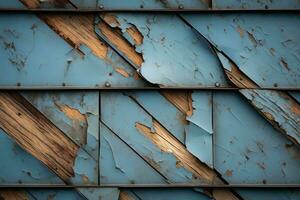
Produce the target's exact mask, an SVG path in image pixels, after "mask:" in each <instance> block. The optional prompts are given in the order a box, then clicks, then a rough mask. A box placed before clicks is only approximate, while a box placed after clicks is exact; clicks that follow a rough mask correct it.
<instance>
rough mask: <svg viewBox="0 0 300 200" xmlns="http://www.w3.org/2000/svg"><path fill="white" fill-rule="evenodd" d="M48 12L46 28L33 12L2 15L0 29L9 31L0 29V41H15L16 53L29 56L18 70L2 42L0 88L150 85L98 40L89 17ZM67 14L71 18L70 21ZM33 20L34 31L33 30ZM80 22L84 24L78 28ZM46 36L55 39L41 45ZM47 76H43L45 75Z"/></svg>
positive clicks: (46, 40)
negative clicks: (11, 61) (26, 29)
mask: <svg viewBox="0 0 300 200" xmlns="http://www.w3.org/2000/svg"><path fill="white" fill-rule="evenodd" d="M48 15H50V16H48V17H49V22H48V23H47V25H48V26H47V25H46V24H45V23H44V22H43V21H41V20H40V19H38V18H37V17H35V15H31V14H21V15H13V16H4V15H2V16H0V17H1V20H0V21H1V27H5V30H10V31H5V30H1V31H0V38H1V40H2V39H3V40H5V41H11V42H13V44H14V47H15V49H16V52H14V53H15V54H18V55H19V54H20V55H26V57H27V58H26V62H24V63H25V64H24V67H23V68H22V70H17V69H16V68H17V67H16V66H15V65H13V64H12V63H10V61H9V57H10V56H11V53H10V50H9V49H5V47H4V46H3V49H2V46H1V52H2V53H1V54H0V55H1V60H3V65H2V67H1V68H0V71H1V73H0V74H1V75H2V76H1V78H0V80H1V81H0V83H1V85H2V86H4V87H5V86H16V85H18V87H20V88H22V87H35V86H39V87H76V86H77V87H95V88H96V87H105V84H106V83H107V82H108V83H109V84H110V86H111V87H115V86H122V87H144V86H149V84H148V83H147V82H146V81H144V80H142V79H137V78H136V77H135V75H136V72H135V70H134V69H133V68H132V66H130V65H129V64H128V63H127V62H126V61H125V60H124V59H122V58H121V57H120V56H119V55H118V54H117V53H116V52H114V51H113V50H112V49H110V48H108V47H107V46H106V45H104V44H103V43H102V42H100V39H98V36H97V35H96V34H95V33H94V29H93V18H92V17H91V15H83V16H81V15H80V16H78V15H68V14H67V15H63V14H60V15H53V14H48ZM52 15H53V16H52ZM68 18H71V20H70V22H71V23H69V21H68V20H67V19H68ZM76 18H78V19H79V20H75V19H76ZM11 21H16V23H11ZM17 22H22V23H17ZM81 23H82V24H84V25H82V24H81ZM33 24H34V25H35V26H34V27H35V28H34V30H32V29H31V27H32V26H33ZM77 24H78V26H77ZM81 26H84V27H85V28H80V30H78V27H81ZM24 27H25V28H26V27H28V31H24ZM89 27H92V30H90V29H89ZM53 29H54V31H56V32H54V31H53ZM81 29H82V30H81ZM57 33H58V34H61V35H62V36H61V37H60V36H59V35H58V34H57ZM50 40H51V41H55V42H49V43H48V45H47V48H44V44H45V42H48V41H50ZM72 44H74V45H72ZM82 44H84V45H82ZM78 45H79V46H78ZM103 45H104V46H103ZM74 48H75V49H74ZM49 52H51V53H49ZM45 55H47V56H45ZM10 66H12V67H10ZM83 69H84V70H83ZM5 74H11V76H5ZM45 74H47V77H48V78H47V79H45V78H44V75H45ZM33 75H34V77H33ZM86 77H89V79H86Z"/></svg>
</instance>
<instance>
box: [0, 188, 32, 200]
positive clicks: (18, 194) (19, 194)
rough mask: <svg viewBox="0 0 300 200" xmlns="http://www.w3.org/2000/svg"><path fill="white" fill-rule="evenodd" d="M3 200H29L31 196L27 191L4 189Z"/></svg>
mask: <svg viewBox="0 0 300 200" xmlns="http://www.w3.org/2000/svg"><path fill="white" fill-rule="evenodd" d="M0 199H1V200H29V196H28V195H27V194H26V193H25V191H21V190H17V189H3V190H0Z"/></svg>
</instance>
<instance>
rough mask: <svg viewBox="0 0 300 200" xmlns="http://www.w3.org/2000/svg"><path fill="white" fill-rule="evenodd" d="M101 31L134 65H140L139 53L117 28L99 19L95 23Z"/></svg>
mask: <svg viewBox="0 0 300 200" xmlns="http://www.w3.org/2000/svg"><path fill="white" fill-rule="evenodd" d="M97 26H98V28H99V30H100V31H101V33H102V34H103V35H104V36H105V37H106V38H107V39H108V40H109V41H110V42H111V43H112V44H113V45H114V46H115V47H116V48H117V49H118V50H119V51H120V52H122V53H123V54H124V55H125V56H126V57H127V58H128V59H129V60H130V61H131V62H132V63H133V64H134V66H135V67H136V68H137V67H140V66H141V65H142V63H143V62H144V60H143V57H142V55H141V54H140V53H138V52H136V51H135V47H134V46H133V45H131V44H130V43H129V42H128V41H127V40H126V39H125V38H124V37H123V36H122V35H121V34H120V33H119V32H118V31H117V30H118V29H117V28H115V29H114V28H112V27H110V26H109V25H107V24H106V23H105V22H103V21H100V22H99V24H98V25H97Z"/></svg>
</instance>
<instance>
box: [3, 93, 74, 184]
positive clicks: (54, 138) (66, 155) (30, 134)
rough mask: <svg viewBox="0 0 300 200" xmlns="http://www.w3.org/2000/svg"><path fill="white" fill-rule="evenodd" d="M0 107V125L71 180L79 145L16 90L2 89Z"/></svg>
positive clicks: (44, 161)
mask: <svg viewBox="0 0 300 200" xmlns="http://www.w3.org/2000/svg"><path fill="white" fill-rule="evenodd" d="M0 107H1V110H0V127H1V128H2V129H3V130H4V131H5V132H6V133H7V134H8V135H9V136H10V137H11V138H13V139H14V140H15V142H16V143H17V144H18V145H20V146H21V147H22V148H23V149H24V150H26V151H27V152H28V153H30V154H32V155H33V156H34V157H36V158H37V159H38V160H40V161H41V162H42V163H44V164H45V165H46V166H47V167H48V168H49V169H51V170H52V171H53V172H54V173H55V174H57V175H58V176H59V177H60V178H61V179H62V180H64V181H65V182H68V180H69V178H70V177H72V176H74V171H73V166H74V162H75V159H76V155H77V151H78V148H79V147H78V146H77V145H76V144H75V143H73V141H71V140H70V139H69V138H68V137H67V136H66V135H65V134H64V133H63V132H62V131H61V130H59V129H58V128H57V127H56V126H55V125H53V124H52V123H51V122H50V121H49V120H48V119H47V118H46V117H45V116H44V115H43V114H42V113H40V112H39V111H38V110H37V109H36V108H35V107H34V106H32V105H31V104H30V103H29V102H28V101H27V100H26V99H25V98H23V97H22V96H21V95H19V94H18V93H17V92H11V93H7V92H1V93H0Z"/></svg>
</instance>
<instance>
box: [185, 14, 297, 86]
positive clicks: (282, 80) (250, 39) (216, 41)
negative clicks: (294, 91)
mask: <svg viewBox="0 0 300 200" xmlns="http://www.w3.org/2000/svg"><path fill="white" fill-rule="evenodd" d="M182 16H183V17H184V19H185V20H186V21H187V22H188V23H189V24H190V25H191V26H192V27H193V28H195V30H197V31H198V32H199V33H200V34H201V35H202V36H203V37H205V38H206V39H207V41H209V42H210V43H211V45H213V46H214V47H215V48H216V49H217V50H218V51H220V52H222V53H224V55H226V56H227V57H228V58H229V59H230V60H232V61H233V62H234V63H235V64H236V65H237V66H238V68H239V69H240V70H241V71H242V72H243V73H244V74H245V75H246V76H247V77H249V79H250V80H252V81H253V82H254V83H255V84H257V85H258V86H259V87H262V88H264V87H265V88H291V87H294V88H297V87H299V85H300V70H299V67H298V66H299V63H300V54H299V52H300V51H299V45H297V44H299V43H300V40H299V38H300V37H299V35H300V31H299V29H297V28H296V27H298V26H297V24H299V16H298V15H296V14H280V13H277V14H275V13H273V14H272V15H263V14H249V13H243V14H235V13H230V14H226V15H225V14H220V15H202V14H183V15H182ZM241 31H243V32H242V33H243V34H241Z"/></svg>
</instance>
